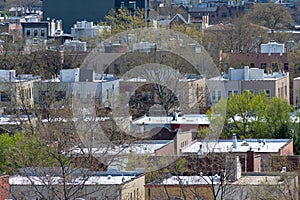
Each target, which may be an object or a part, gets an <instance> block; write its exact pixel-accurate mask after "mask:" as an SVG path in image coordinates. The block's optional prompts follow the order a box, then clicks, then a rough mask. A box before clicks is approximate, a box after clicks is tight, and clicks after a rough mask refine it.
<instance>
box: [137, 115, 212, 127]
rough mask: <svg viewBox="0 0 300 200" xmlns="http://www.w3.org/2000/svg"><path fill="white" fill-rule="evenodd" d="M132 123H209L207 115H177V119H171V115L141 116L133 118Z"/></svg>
mask: <svg viewBox="0 0 300 200" xmlns="http://www.w3.org/2000/svg"><path fill="white" fill-rule="evenodd" d="M132 124H134V125H142V124H206V125H209V120H208V117H207V115H201V114H199V115H192V114H187V115H182V116H178V117H177V120H173V116H143V117H141V118H139V119H136V120H133V121H132Z"/></svg>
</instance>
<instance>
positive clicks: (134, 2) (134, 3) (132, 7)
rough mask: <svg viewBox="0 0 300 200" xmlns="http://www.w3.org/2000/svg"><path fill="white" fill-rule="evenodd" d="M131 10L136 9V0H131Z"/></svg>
mask: <svg viewBox="0 0 300 200" xmlns="http://www.w3.org/2000/svg"><path fill="white" fill-rule="evenodd" d="M129 10H136V1H129Z"/></svg>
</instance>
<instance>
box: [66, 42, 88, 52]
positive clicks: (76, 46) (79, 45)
mask: <svg viewBox="0 0 300 200" xmlns="http://www.w3.org/2000/svg"><path fill="white" fill-rule="evenodd" d="M64 50H70V51H83V52H85V51H87V47H86V42H81V41H79V40H66V41H65V43H64Z"/></svg>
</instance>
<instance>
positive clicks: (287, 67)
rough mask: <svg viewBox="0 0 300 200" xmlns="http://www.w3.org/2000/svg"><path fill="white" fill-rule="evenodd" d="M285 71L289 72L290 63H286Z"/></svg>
mask: <svg viewBox="0 0 300 200" xmlns="http://www.w3.org/2000/svg"><path fill="white" fill-rule="evenodd" d="M283 69H284V71H289V64H288V63H284V65H283Z"/></svg>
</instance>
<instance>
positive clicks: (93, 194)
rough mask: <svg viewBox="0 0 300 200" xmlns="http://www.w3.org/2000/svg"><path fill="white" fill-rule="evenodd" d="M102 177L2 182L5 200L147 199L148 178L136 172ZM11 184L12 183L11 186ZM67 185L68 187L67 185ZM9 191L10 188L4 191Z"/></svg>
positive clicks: (28, 178)
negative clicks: (8, 199) (65, 199)
mask: <svg viewBox="0 0 300 200" xmlns="http://www.w3.org/2000/svg"><path fill="white" fill-rule="evenodd" d="M97 173H99V175H96V174H93V175H87V174H85V175H83V176H76V175H74V176H71V175H70V174H69V175H67V176H68V177H67V180H65V181H64V180H63V178H62V177H60V176H54V175H53V176H52V175H51V176H49V175H45V174H44V176H36V175H35V176H21V175H15V176H9V178H7V179H1V177H0V179H1V180H3V181H2V182H1V186H3V187H2V190H3V191H6V192H5V195H6V196H5V199H7V198H13V199H23V200H27V199H28V200H29V199H53V200H56V199H57V200H59V199H64V198H65V197H67V198H69V199H90V200H98V199H99V200H100V199H106V200H115V199H119V200H129V199H132V200H144V199H145V192H144V184H145V176H144V175H141V173H136V172H122V173H121V172H113V171H111V173H110V172H109V171H108V172H103V173H104V174H103V173H101V172H97ZM7 181H8V183H7ZM64 183H65V184H66V185H65V186H64ZM4 188H6V189H4Z"/></svg>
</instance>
